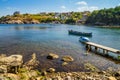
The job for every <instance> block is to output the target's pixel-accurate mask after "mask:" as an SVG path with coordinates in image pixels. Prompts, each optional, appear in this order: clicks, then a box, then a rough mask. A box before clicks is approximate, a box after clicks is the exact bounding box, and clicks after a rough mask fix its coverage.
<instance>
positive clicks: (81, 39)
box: [79, 37, 90, 43]
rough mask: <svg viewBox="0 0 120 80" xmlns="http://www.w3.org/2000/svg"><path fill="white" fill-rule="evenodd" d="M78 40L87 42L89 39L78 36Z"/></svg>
mask: <svg viewBox="0 0 120 80" xmlns="http://www.w3.org/2000/svg"><path fill="white" fill-rule="evenodd" d="M79 41H80V42H83V43H85V42H89V41H90V40H89V38H87V37H80V38H79Z"/></svg>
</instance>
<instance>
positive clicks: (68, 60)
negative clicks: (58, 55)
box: [62, 56, 74, 62]
mask: <svg viewBox="0 0 120 80" xmlns="http://www.w3.org/2000/svg"><path fill="white" fill-rule="evenodd" d="M62 61H65V62H72V61H74V59H73V58H72V57H71V56H63V58H62Z"/></svg>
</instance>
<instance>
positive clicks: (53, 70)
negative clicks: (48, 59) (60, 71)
mask: <svg viewBox="0 0 120 80" xmlns="http://www.w3.org/2000/svg"><path fill="white" fill-rule="evenodd" d="M47 72H50V73H53V72H55V69H54V68H49V69H48V70H47Z"/></svg>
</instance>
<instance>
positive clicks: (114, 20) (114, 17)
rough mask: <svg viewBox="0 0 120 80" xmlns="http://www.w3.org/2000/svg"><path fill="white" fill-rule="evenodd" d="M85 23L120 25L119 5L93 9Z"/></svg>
mask: <svg viewBox="0 0 120 80" xmlns="http://www.w3.org/2000/svg"><path fill="white" fill-rule="evenodd" d="M86 24H92V25H103V26H113V25H114V26H120V6H117V7H115V8H109V9H101V10H96V11H93V12H92V13H91V15H90V16H89V17H88V19H87V21H86Z"/></svg>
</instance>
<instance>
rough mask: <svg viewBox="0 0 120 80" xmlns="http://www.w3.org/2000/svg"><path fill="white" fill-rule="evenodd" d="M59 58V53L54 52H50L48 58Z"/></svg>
mask: <svg viewBox="0 0 120 80" xmlns="http://www.w3.org/2000/svg"><path fill="white" fill-rule="evenodd" d="M57 58H59V56H58V55H57V54H54V53H50V54H48V56H47V59H57Z"/></svg>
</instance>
